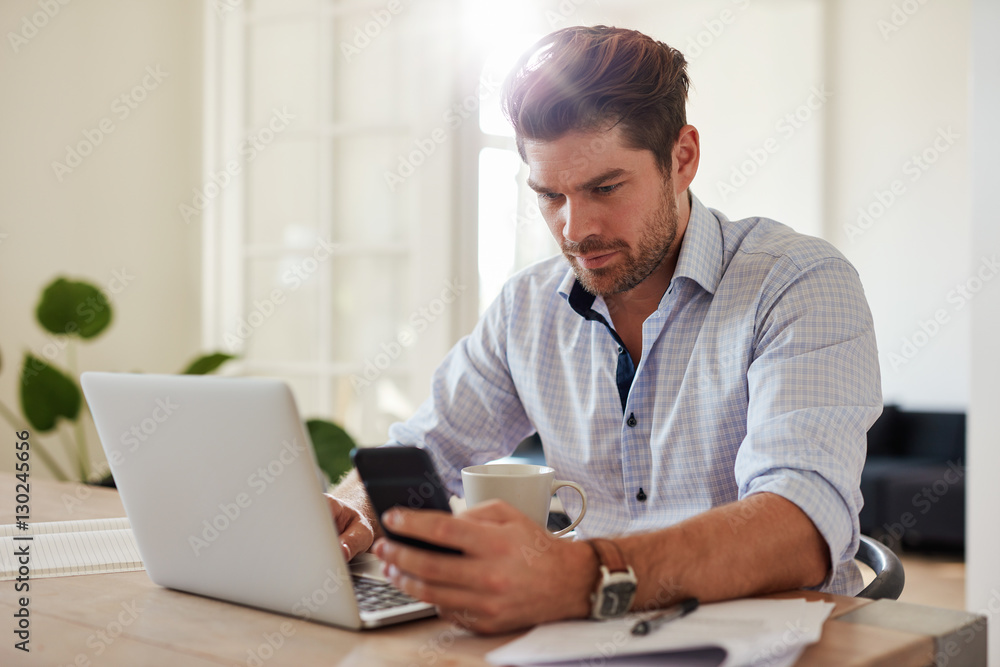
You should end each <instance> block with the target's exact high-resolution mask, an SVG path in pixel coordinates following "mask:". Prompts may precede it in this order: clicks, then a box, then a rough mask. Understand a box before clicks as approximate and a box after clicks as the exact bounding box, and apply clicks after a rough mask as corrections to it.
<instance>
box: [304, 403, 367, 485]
mask: <svg viewBox="0 0 1000 667" xmlns="http://www.w3.org/2000/svg"><path fill="white" fill-rule="evenodd" d="M306 428H307V429H309V438H310V439H311V440H312V443H313V449H315V450H316V460H317V461H319V467H320V468H322V469H323V472H325V473H326V475H327V477H329V478H330V481H331V482H334V483H336V482H338V481H340V478H341V477H343V476H344V475H346V474H347V473H348V472H350V470H351V450H352V449H354V446H355V445H354V438H352V437H351V436H350V435H348V433H347V431H345V430H344V429H342V428H340V427H339V426H337V425H336V424H334V423H333V422H329V421H326V420H325V419H310V420H308V421H307V422H306Z"/></svg>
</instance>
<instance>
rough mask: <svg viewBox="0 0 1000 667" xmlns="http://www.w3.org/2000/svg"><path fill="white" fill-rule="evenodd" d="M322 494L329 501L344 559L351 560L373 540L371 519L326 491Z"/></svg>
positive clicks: (373, 532)
mask: <svg viewBox="0 0 1000 667" xmlns="http://www.w3.org/2000/svg"><path fill="white" fill-rule="evenodd" d="M324 495H325V496H326V500H327V502H328V503H330V514H332V515H333V520H334V522H335V523H336V524H337V532H338V533H339V534H340V548H341V550H342V551H343V552H344V560H351V559H352V558H354V557H355V556H356V555H358V554H359V553H361V552H362V551H367V550H368V547H370V546H371V545H372V542H373V541H374V540H375V528H374V526H373V525H372V522H371V520H370V519H369V518H368V517H367V516H366V515H365V514H364V512H362V511H360V510H358V509H356V508H355V507H354V506H352V505H349V504H348V503H346V502H344V501H343V500H338V499H336V498H334V497H333V496H331V495H330V494H328V493H327V494H324Z"/></svg>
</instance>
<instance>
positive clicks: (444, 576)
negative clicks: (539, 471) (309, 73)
mask: <svg viewBox="0 0 1000 667" xmlns="http://www.w3.org/2000/svg"><path fill="white" fill-rule="evenodd" d="M687 88H688V79H687V75H686V73H685V62H684V58H683V56H682V55H681V54H680V53H679V52H678V51H676V50H674V49H672V48H670V47H668V46H666V45H664V44H662V43H659V42H656V41H654V40H652V39H650V38H649V37H646V36H645V35H642V34H641V33H637V32H634V31H628V30H619V29H613V28H606V27H603V26H599V27H592V28H584V27H573V28H567V29H565V30H561V31H558V32H555V33H553V34H551V35H549V36H548V37H546V38H544V39H543V40H541V41H540V42H539V43H538V44H536V45H535V47H533V48H532V50H531V51H529V53H527V54H525V56H524V57H522V59H521V61H520V63H519V64H518V66H517V67H515V70H514V71H513V73H512V74H511V75H510V77H509V78H508V80H507V82H506V84H505V88H504V107H505V111H506V113H507V115H508V118H510V120H511V122H512V123H513V125H514V129H515V131H516V137H517V144H518V148H519V151H520V153H521V157H522V158H523V159H524V161H525V162H526V164H527V165H528V167H529V168H530V176H529V180H528V184H529V185H530V186H531V188H532V189H533V190H535V192H537V193H538V201H539V207H540V210H541V212H542V215H543V217H544V219H545V221H546V223H547V224H548V226H549V229H550V231H551V232H552V234H553V236H554V238H555V239H556V241H557V242H558V243H559V244H560V246H561V248H562V250H563V255H564V258H563V257H555V258H552V259H551V260H547V261H544V262H541V263H540V264H537V265H535V266H532V267H529V268H528V269H526V270H524V271H522V272H521V273H519V274H518V275H516V276H515V277H514V278H512V279H511V280H510V281H509V282H508V283H507V284H506V285H505V287H504V289H503V291H502V293H501V295H500V296H499V297H498V298H497V300H496V302H495V303H493V304H492V306H491V307H490V308H489V310H488V311H487V312H486V313H485V314H484V316H483V318H482V320H481V321H480V322H479V324H478V325H477V327H476V328H475V330H474V331H473V332H472V334H471V335H469V336H468V337H466V338H465V339H463V340H462V341H460V342H459V343H458V345H456V347H455V348H454V349H453V350H452V351H451V352H450V353H449V355H448V356H447V357H446V358H445V360H444V362H443V363H442V365H441V366H440V368H439V369H438V371H437V372H436V374H435V376H434V380H433V395H432V397H431V398H430V399H429V400H428V401H427V402H426V403H425V404H424V405H423V406H422V407H421V408H420V409H419V410H418V412H417V414H416V415H414V417H413V418H412V419H410V420H409V421H408V422H406V423H404V424H397V425H395V426H394V427H393V428H392V429H391V431H390V437H391V438H392V439H393V440H394V441H396V442H399V443H403V444H412V445H418V446H422V447H426V448H427V449H428V450H429V451H430V452H431V453H432V455H433V457H434V459H435V462H436V465H437V467H438V469H439V471H440V472H441V474H442V477H443V479H444V480H445V483H446V484H447V485H448V486H449V489H450V490H451V491H453V492H455V493H461V481H460V470H461V468H462V467H464V466H467V465H472V464H477V463H482V462H485V461H489V460H492V459H496V458H499V457H502V456H505V455H507V454H508V453H510V452H511V451H512V449H513V448H514V447H515V446H516V445H517V443H518V442H520V441H521V440H522V439H523V438H524V437H526V436H528V435H530V434H532V433H535V432H537V433H538V434H539V435H540V437H541V440H542V443H543V445H544V448H545V455H546V459H547V461H548V463H549V464H550V465H552V466H553V467H554V468H555V469H556V470H557V472H558V474H559V476H560V477H562V478H565V479H573V480H575V481H578V482H580V483H581V484H582V485H583V486H584V487H585V488H586V490H587V493H588V496H589V510H588V514H587V516H586V518H585V519H584V520H583V522H582V523H581V524H580V527H579V529H578V532H579V534H580V536H581V538H585V539H580V540H577V541H567V540H558V539H555V538H552V537H550V536H548V534H547V533H543V532H542V531H541V530H540V528H539V527H537V526H536V525H535V524H533V523H531V521H530V520H529V519H527V517H525V516H524V515H523V514H521V513H519V512H517V511H516V510H514V509H513V508H511V507H510V506H509V505H506V504H504V503H501V502H494V503H489V504H485V505H482V506H478V507H475V508H472V509H471V510H469V511H467V512H465V513H464V514H461V515H459V516H449V515H445V514H443V513H440V512H430V511H407V510H393V511H391V512H389V513H387V515H386V516H385V517H383V518H384V520H385V521H386V522H387V525H388V526H390V527H391V528H392V529H393V531H395V532H398V533H400V534H403V535H410V536H413V537H418V538H421V539H424V540H427V541H431V542H436V543H439V544H442V545H446V546H450V547H454V548H457V549H459V550H461V551H462V552H464V555H462V556H451V555H442V554H437V553H431V552H428V551H424V550H420V549H413V548H409V547H406V546H402V545H400V544H398V543H395V542H391V541H387V540H385V539H384V538H381V539H379V540H378V541H377V542H375V544H374V548H373V550H374V552H375V553H376V554H377V555H378V556H379V557H380V558H382V559H383V560H384V561H385V564H386V565H385V571H386V572H387V574H388V576H389V578H390V579H391V581H392V582H393V583H394V584H396V585H397V586H398V587H399V588H401V589H402V590H404V591H405V592H407V593H409V594H411V595H413V596H414V597H417V598H420V599H422V600H426V601H429V602H431V603H434V604H436V605H437V606H438V608H439V611H440V612H441V614H442V616H444V617H445V618H451V619H455V620H459V621H461V622H462V623H464V624H465V625H469V626H470V627H472V629H474V630H477V631H480V632H500V631H506V630H511V629H515V628H520V627H525V626H528V625H533V624H536V623H540V622H545V621H551V620H557V619H565V618H584V617H588V616H598V617H600V616H614V615H620V614H622V613H624V612H625V611H626V610H627V609H628V608H631V609H633V610H634V609H648V608H651V607H655V606H662V605H666V604H670V603H673V602H675V601H677V600H679V599H682V598H686V597H691V596H696V597H698V598H699V599H700V600H701V601H703V602H707V601H713V600H721V599H726V598H732V597H739V596H745V595H752V594H756V593H763V592H767V591H775V590H784V589H793V588H801V587H817V588H822V589H823V590H829V591H832V592H837V593H844V594H849V595H853V594H854V593H856V592H857V591H858V590H859V589H860V576H859V574H858V571H857V568H856V566H855V565H854V564H853V560H852V558H853V556H854V553H855V552H856V550H857V544H858V511H859V509H860V507H861V494H860V491H859V480H860V474H861V468H862V466H863V464H864V458H865V434H866V432H867V430H868V427H869V426H870V425H871V424H872V422H874V420H875V418H876V417H877V416H878V414H879V413H880V411H881V392H880V388H879V375H878V361H877V354H876V347H875V338H874V334H873V326H872V321H871V315H870V312H869V310H868V306H867V304H866V302H865V298H864V294H863V291H862V288H861V284H860V282H859V280H858V276H857V273H856V272H855V270H854V269H853V267H852V266H851V265H850V264H849V263H848V262H847V260H846V259H844V257H843V256H842V255H841V254H840V253H838V252H837V251H836V250H835V249H834V248H832V247H831V246H830V245H829V244H827V243H825V242H823V241H820V240H818V239H813V238H810V237H805V236H802V235H799V234H796V233H795V232H793V231H792V230H791V229H789V228H788V227H785V226H783V225H780V224H778V223H776V222H774V221H770V220H765V219H760V218H753V219H747V220H740V221H735V222H731V221H729V220H727V219H726V218H725V216H723V215H722V214H721V213H718V212H716V211H711V210H709V209H707V208H705V207H704V206H703V205H702V204H701V202H700V201H699V200H698V199H697V198H696V197H694V196H692V195H691V194H690V192H689V191H688V186H689V185H690V184H691V182H692V180H693V179H694V176H695V173H696V172H697V169H698V160H699V151H700V146H699V137H698V132H697V130H696V129H695V128H694V127H692V126H690V125H687V124H686V118H685V110H684V105H685V100H686V97H687ZM566 261H568V263H569V267H567V266H566ZM334 495H335V496H337V498H339V500H338V499H334V498H331V500H330V502H331V507H332V509H333V513H334V516H335V518H336V521H337V524H338V527H339V528H340V530H341V532H342V534H343V542H344V549H345V553H346V554H347V555H348V556H351V555H353V554H355V553H358V552H359V551H362V550H364V549H367V548H368V547H369V545H371V544H372V540H373V539H374V537H375V535H376V531H377V528H376V527H377V522H376V519H375V517H374V516H373V515H372V511H371V508H370V506H369V505H368V503H367V499H366V498H365V496H364V491H363V488H362V487H361V486H360V484H359V482H358V480H357V478H356V477H354V476H352V477H350V478H348V480H347V481H345V482H344V483H343V484H341V486H340V487H339V488H338V489H337V490H336V491H335V494H334ZM577 502H578V501H575V500H571V501H570V502H567V506H568V511H569V513H570V514H571V515H574V514H575V513H576V512H577V511H578V509H579V506H578V505H577V504H576V503H577ZM598 537H605V538H613V539H607V540H593V538H598ZM602 565H603V566H605V567H604V568H602V567H601V566H602ZM625 566H630V567H631V568H632V572H634V577H631V575H629V574H628V572H627V570H626V569H625ZM610 575H614V576H610ZM615 577H617V578H615ZM622 580H626V585H625V587H624V588H617V589H615V588H614V587H613V586H612V585H611V584H612V583H613V582H614V581H618V582H619V583H620V582H621V581H622ZM630 581H631V583H634V587H635V591H634V597H630V594H631V591H630V590H629V586H630V585H631V584H630V583H629V582H630ZM622 600H624V602H622ZM602 605H603V607H602Z"/></svg>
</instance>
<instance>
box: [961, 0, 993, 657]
mask: <svg viewBox="0 0 1000 667" xmlns="http://www.w3.org/2000/svg"><path fill="white" fill-rule="evenodd" d="M971 25H972V114H971V126H972V127H971V130H972V132H973V133H974V136H975V143H974V150H973V151H972V221H973V223H972V261H973V263H975V262H976V259H977V258H978V257H980V256H982V255H987V256H990V257H996V256H997V255H1000V225H998V224H997V218H998V214H997V205H996V191H997V183H1000V166H998V163H997V155H1000V130H998V129H997V118H1000V44H998V42H997V39H996V35H997V30H998V29H1000V5H998V4H997V3H996V2H994V1H993V0H974V2H973V6H972V22H971ZM997 332H1000V285H997V284H994V283H991V284H989V285H988V287H984V288H983V290H982V292H981V293H980V294H979V295H978V296H977V297H976V300H975V302H974V303H973V304H972V346H971V355H972V358H973V359H975V360H976V363H975V364H974V365H973V367H972V383H971V385H972V396H971V404H970V406H969V446H968V447H969V461H968V463H969V467H970V469H971V470H972V472H971V473H970V476H969V484H968V487H967V489H968V491H967V495H966V499H965V502H966V508H967V517H968V518H967V521H966V528H967V533H968V535H969V542H968V545H967V546H966V552H965V553H966V559H967V563H968V567H967V569H966V586H965V591H966V593H965V594H966V605H967V607H968V609H970V610H971V611H977V612H981V613H985V614H987V615H988V616H989V633H990V634H989V636H990V644H991V649H992V650H991V651H990V665H993V666H994V667H996V666H997V665H1000V613H998V612H1000V531H998V530H997V513H996V508H997V507H1000V485H997V483H996V476H997V471H998V470H1000V447H998V446H997V445H998V440H1000V438H998V436H997V434H998V433H1000V410H998V407H1000V383H998V381H997V376H998V375H1000V348H998V346H997Z"/></svg>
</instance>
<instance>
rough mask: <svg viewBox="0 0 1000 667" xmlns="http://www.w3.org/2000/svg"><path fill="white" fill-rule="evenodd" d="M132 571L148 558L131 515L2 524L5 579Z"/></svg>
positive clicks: (0, 577) (1, 575) (0, 574)
mask: <svg viewBox="0 0 1000 667" xmlns="http://www.w3.org/2000/svg"><path fill="white" fill-rule="evenodd" d="M22 567H25V568H27V571H28V576H30V577H31V578H33V579H40V578H44V577H67V576H73V575H78V574H105V573H109V572H132V571H135V570H141V569H143V565H142V558H140V557H139V550H138V548H137V547H136V545H135V539H134V538H133V537H132V528H131V527H130V525H129V521H128V519H127V518H125V517H122V518H118V519H89V520H84V521H50V522H46V523H28V524H9V525H3V526H0V581H10V580H13V579H16V578H17V577H18V576H22V575H23V573H22V572H21V568H22Z"/></svg>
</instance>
